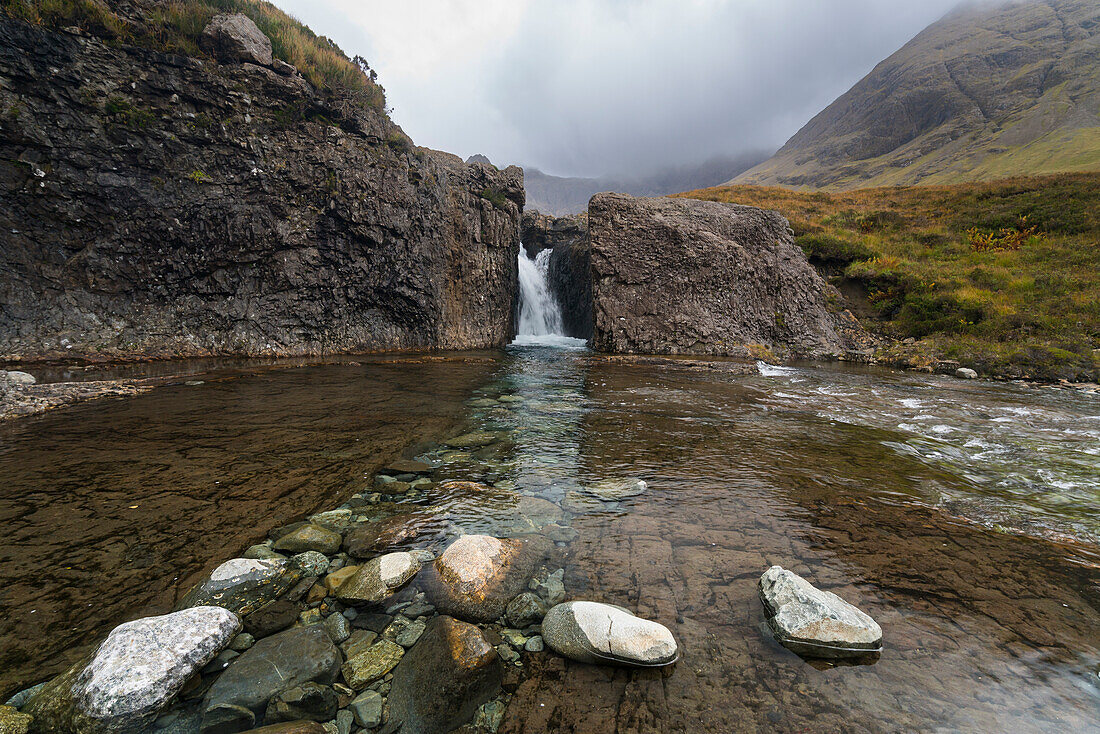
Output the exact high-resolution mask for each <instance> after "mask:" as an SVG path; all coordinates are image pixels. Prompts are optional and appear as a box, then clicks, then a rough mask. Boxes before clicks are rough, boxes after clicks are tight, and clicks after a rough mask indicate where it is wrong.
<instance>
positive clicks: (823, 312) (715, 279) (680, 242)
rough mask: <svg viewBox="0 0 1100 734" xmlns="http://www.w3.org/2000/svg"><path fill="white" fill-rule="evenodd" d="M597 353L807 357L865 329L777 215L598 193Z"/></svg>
mask: <svg viewBox="0 0 1100 734" xmlns="http://www.w3.org/2000/svg"><path fill="white" fill-rule="evenodd" d="M588 224H589V235H588V241H589V244H590V246H591V258H592V296H593V312H594V316H595V328H594V334H593V346H594V347H595V348H596V349H598V350H600V351H603V352H620V353H628V354H705V355H730V356H744V357H747V356H755V355H756V354H758V353H759V350H758V346H759V347H766V348H768V349H770V350H773V351H774V352H777V353H781V354H786V355H791V356H806V357H832V356H839V355H842V354H844V353H846V352H848V351H850V350H853V349H854V348H856V346H857V345H856V341H857V340H858V337H859V335H860V333H861V332H860V329H859V326H858V324H857V323H856V322H855V319H854V318H853V317H852V316H851V314H848V313H847V312H840V311H839V309H836V308H835V307H832V306H831V305H830V304H831V303H835V302H836V300H837V294H836V293H835V291H834V290H833V289H832V288H831V287H830V286H829V285H827V284H826V283H825V282H824V281H823V280H822V279H821V277H820V276H819V275H818V274H817V272H816V271H815V270H814V269H813V267H812V266H811V265H810V264H809V262H807V260H806V257H805V255H804V254H803V253H802V251H801V250H799V249H798V248H797V247H796V246H795V245H794V237H793V234H792V233H791V230H790V227H789V226H788V224H787V220H786V219H784V218H783V217H782V216H781V215H780V214H779V213H778V212H772V211H765V210H763V209H756V208H753V207H747V206H737V205H733V204H719V203H716V202H710V201H694V200H688V199H664V198H661V199H642V198H633V197H630V196H624V195H621V194H597V195H596V196H594V197H592V201H591V202H589V205H588Z"/></svg>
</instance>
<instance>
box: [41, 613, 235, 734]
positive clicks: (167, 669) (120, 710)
mask: <svg viewBox="0 0 1100 734" xmlns="http://www.w3.org/2000/svg"><path fill="white" fill-rule="evenodd" d="M240 628H241V622H240V620H239V619H238V618H237V615H236V614H234V613H232V612H230V611H229V610H227V609H222V608H221V607H211V606H203V607H195V608H192V609H185V610H183V611H179V612H173V613H171V614H165V615H163V616H159V617H146V618H144V619H138V620H136V621H133V622H127V623H126V624H122V625H119V626H118V627H116V628H115V629H114V630H112V631H111V634H110V635H108V636H107V639H106V640H104V641H103V644H101V645H100V646H99V648H97V649H96V651H95V653H93V654H92V656H91V658H90V659H89V660H86V661H82V662H80V663H78V664H77V665H75V666H74V667H73V668H71V669H70V670H69V671H68V672H66V673H63V674H62V675H60V676H58V677H57V678H55V679H53V680H52V681H50V682H49V683H47V684H46V685H45V686H43V687H42V688H41V689H40V690H39V691H38V692H37V693H35V694H34V695H33V696H32V697H31V698H30V700H29V701H27V703H26V705H24V707H23V713H26V714H30V715H31V716H32V717H34V721H33V723H32V725H31V727H32V731H34V732H79V733H80V734H96V733H99V732H103V733H104V734H106V733H107V732H110V734H130V733H135V734H136V732H140V731H142V730H143V729H145V728H146V727H147V726H148V725H149V724H151V723H152V722H153V720H154V719H156V717H157V714H158V712H160V710H161V709H162V708H164V706H165V705H166V704H167V703H168V702H169V701H171V700H172V698H173V697H175V695H176V694H177V693H179V691H180V689H182V688H183V686H184V684H185V683H186V682H187V681H188V679H189V678H191V676H193V675H194V674H195V672H196V671H198V670H200V669H201V668H202V667H203V666H204V665H206V664H207V663H208V662H210V660H212V659H213V658H214V656H215V655H217V654H218V652H219V651H220V650H221V649H222V648H224V647H225V646H226V645H228V644H229V641H230V640H232V639H233V637H234V636H235V635H236V634H237V632H238V631H239V630H240Z"/></svg>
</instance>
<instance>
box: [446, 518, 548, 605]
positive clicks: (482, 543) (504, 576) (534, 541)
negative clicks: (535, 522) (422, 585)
mask: <svg viewBox="0 0 1100 734" xmlns="http://www.w3.org/2000/svg"><path fill="white" fill-rule="evenodd" d="M549 546H550V543H549V541H547V540H546V539H545V538H539V537H533V538H530V539H528V540H519V539H516V538H507V539H500V538H493V537H491V536H488V535H463V536H462V537H461V538H459V539H458V540H456V541H455V542H454V543H452V544H451V545H450V546H449V547H448V548H447V550H445V551H444V552H443V555H441V556H440V557H439V558H437V559H436V560H435V563H433V564H432V565H431V566H429V567H428V569H427V570H428V573H427V574H426V586H427V589H428V593H429V595H430V596H431V598H432V601H433V602H434V603H435V605H436V607H437V608H438V609H439V610H440V611H441V612H443V613H444V614H450V615H452V616H455V617H458V618H459V619H466V620H469V621H474V622H491V621H494V620H496V619H497V618H499V617H500V616H501V615H502V614H504V610H505V608H506V607H507V606H508V602H510V601H511V600H512V599H514V598H515V597H516V596H517V595H518V594H519V593H520V592H521V591H523V590H524V588H525V587H526V586H527V582H528V580H529V579H530V577H531V573H532V571H533V570H534V568H535V564H536V563H538V561H539V560H541V559H542V558H543V557H544V556H545V555H546V553H547V551H548V550H549Z"/></svg>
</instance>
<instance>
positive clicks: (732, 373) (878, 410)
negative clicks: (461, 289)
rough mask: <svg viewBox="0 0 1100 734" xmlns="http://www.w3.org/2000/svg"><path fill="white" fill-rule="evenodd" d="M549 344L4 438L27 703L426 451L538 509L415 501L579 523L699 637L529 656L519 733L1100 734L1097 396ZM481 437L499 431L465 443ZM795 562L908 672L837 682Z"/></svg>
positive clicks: (250, 386)
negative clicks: (608, 353) (776, 600)
mask: <svg viewBox="0 0 1100 734" xmlns="http://www.w3.org/2000/svg"><path fill="white" fill-rule="evenodd" d="M541 341H547V340H541ZM549 341H552V342H553V344H552V345H549V346H548V345H546V344H540V343H539V342H540V340H538V339H528V340H526V343H525V344H522V345H517V346H513V347H511V348H509V349H508V350H507V352H505V353H496V354H488V355H467V356H463V357H454V358H408V359H404V358H377V359H366V358H364V359H361V360H360V361H358V362H349V363H344V364H327V365H318V366H309V367H287V366H282V367H263V368H249V367H248V366H241V365H225V366H221V367H217V368H213V369H210V370H209V371H208V372H206V373H204V374H202V375H200V376H192V377H188V379H189V380H192V381H201V384H191V385H185V384H182V383H180V384H176V385H170V386H167V387H161V388H157V389H156V390H153V391H152V392H150V393H147V394H144V395H140V396H136V397H132V398H128V399H122V400H105V401H97V402H92V403H87V404H83V405H79V406H76V407H74V408H72V409H67V410H64V411H60V412H57V413H53V414H47V415H44V416H41V417H37V418H31V419H26V420H20V421H16V422H14V423H11V424H8V425H6V426H4V427H2V428H0V475H2V476H3V477H4V479H5V481H4V482H3V485H2V486H0V518H2V519H3V521H4V527H5V535H6V538H5V542H4V544H3V546H2V551H0V615H2V617H0V618H2V620H3V621H2V622H0V646H2V648H3V658H2V660H0V675H3V678H2V681H0V682H2V686H0V687H3V688H4V689H5V692H7V691H10V690H14V689H15V688H17V687H19V686H21V685H24V684H29V683H32V682H35V681H36V680H39V679H41V678H43V677H45V676H46V675H47V674H49V673H54V672H57V671H58V670H59V669H60V668H61V667H63V665H64V664H65V663H66V662H67V661H68V660H69V659H71V658H72V657H73V655H74V654H75V652H74V651H72V650H71V648H72V646H73V645H74V644H76V643H77V641H81V640H88V639H94V638H95V637H96V636H97V635H98V636H102V635H103V634H105V633H106V631H107V630H109V629H110V627H111V626H112V625H114V624H117V623H118V622H121V621H123V620H124V619H126V618H128V617H133V616H137V615H138V614H143V613H149V612H151V611H158V610H163V609H167V608H168V607H170V606H171V603H172V601H173V599H174V598H176V597H177V596H178V595H180V594H181V593H183V591H186V588H187V586H188V585H189V584H190V583H191V582H192V581H194V580H195V579H196V577H197V575H198V574H199V573H200V572H201V571H202V570H204V569H207V570H208V569H210V568H212V567H213V566H214V565H217V563H219V562H220V561H222V560H225V559H226V558H229V557H231V556H233V555H234V554H236V553H239V552H240V551H242V550H243V549H244V548H245V547H246V546H248V545H249V544H251V543H253V542H256V541H257V540H259V539H261V538H262V537H263V536H264V534H265V533H266V532H267V530H269V529H270V528H272V527H275V526H277V525H281V524H286V523H287V522H290V521H292V520H295V519H299V518H300V517H303V516H305V515H306V514H308V513H310V512H312V511H315V510H318V509H327V508H330V507H335V506H336V505H338V504H340V503H341V502H343V501H344V500H345V499H347V497H348V496H350V495H351V494H352V493H354V492H359V491H362V490H363V489H364V488H365V487H367V488H369V486H370V484H369V483H370V481H371V478H372V476H373V474H374V472H375V471H376V470H377V468H378V467H379V466H380V465H381V464H382V463H383V462H385V461H387V460H389V459H391V458H393V457H394V456H396V455H398V454H403V455H405V456H408V457H410V458H411V457H417V458H421V459H425V460H427V461H429V462H431V463H433V464H436V465H438V467H439V468H438V469H437V472H436V476H437V478H445V479H470V480H481V481H484V482H487V483H490V484H494V485H495V486H496V487H497V488H499V489H500V490H501V491H502V492H506V493H512V492H514V493H516V494H515V495H514V497H515V498H517V499H516V501H514V500H507V501H502V502H500V503H496V502H494V501H490V500H486V501H485V502H484V503H482V504H477V503H473V504H472V503H471V502H470V501H469V500H468V498H465V497H450V496H446V493H436V494H434V495H430V496H420V497H416V498H410V499H408V500H407V501H408V502H411V503H416V504H420V505H425V504H430V505H431V506H433V507H434V508H435V511H436V512H437V513H438V514H439V515H440V517H441V520H442V521H444V526H445V527H444V532H448V533H454V532H458V530H459V529H461V530H463V531H476V532H488V533H496V534H499V535H517V534H523V533H531V532H540V531H542V530H543V529H544V527H545V525H546V524H547V523H554V524H555V527H556V528H558V526H559V525H567V526H569V527H570V528H571V529H572V531H575V537H572V539H571V540H565V539H563V538H566V539H568V538H570V537H571V536H572V535H573V533H572V532H570V533H567V534H563V533H562V532H561V530H560V528H558V529H556V531H555V532H556V536H555V537H556V538H557V539H558V540H559V544H560V547H559V549H560V552H561V554H562V558H563V559H564V560H563V565H564V567H565V570H566V575H565V587H566V592H567V595H568V596H569V597H570V598H586V599H592V600H595V601H607V602H613V603H616V604H620V605H623V606H626V607H629V608H631V609H633V610H636V611H637V613H639V614H640V615H643V616H647V617H650V618H653V619H656V620H658V621H660V622H662V623H664V624H666V625H667V626H668V627H669V628H670V629H671V630H672V631H673V633H674V634H675V635H676V637H677V639H678V641H679V643H680V647H681V651H682V659H681V660H680V661H679V662H678V663H677V664H676V665H675V666H673V667H671V668H669V669H665V670H663V671H661V670H644V671H630V670H625V669H614V668H604V667H595V666H585V665H580V664H575V663H571V662H567V661H564V660H562V659H561V658H558V657H556V656H554V655H553V654H551V653H535V654H529V655H525V656H524V663H525V664H524V670H525V673H524V676H525V678H524V680H523V682H522V683H521V684H520V686H519V688H518V689H517V691H516V693H515V696H514V697H513V698H512V700H511V702H510V704H509V706H508V709H507V711H506V713H505V718H504V722H503V724H502V727H501V731H505V732H530V731H561V732H651V731H652V732H699V731H711V732H727V731H756V730H767V731H795V730H800V731H801V730H813V731H911V730H926V731H927V730H944V731H946V730H986V731H1014V732H1019V731H1087V730H1096V729H1097V728H1098V726H1100V719H1098V718H1097V712H1098V711H1100V678H1098V674H1100V634H1098V632H1097V630H1100V545H1098V540H1097V539H1098V538H1100V396H1097V395H1091V394H1087V393H1083V392H1078V391H1070V390H1055V389H1051V388H1029V387H1024V386H1018V385H1008V384H995V383H989V382H984V381H976V382H965V381H961V380H955V379H953V378H946V377H934V376H922V375H915V374H911V373H899V372H892V371H887V370H876V369H868V368H855V367H847V368H845V367H838V366H824V365H808V366H805V367H795V368H772V367H766V366H762V367H761V368H760V369H759V370H752V372H751V374H742V372H743V370H739V369H723V368H722V367H723V365H722V364H721V363H718V366H717V367H715V368H707V367H705V366H701V365H698V364H684V365H683V366H675V365H655V364H651V363H637V364H633V363H630V362H622V361H618V360H608V359H604V358H601V357H598V356H596V355H592V354H590V353H589V352H587V351H586V350H584V349H583V347H581V346H580V345H578V344H577V343H576V342H571V341H567V340H562V339H553V340H549ZM730 366H733V365H730ZM502 396H509V397H507V399H506V400H505V401H500V400H499V398H500V397H502ZM513 396H514V397H513ZM520 398H522V400H520ZM473 431H476V432H488V433H491V434H492V435H493V439H494V440H493V442H492V443H490V444H488V445H486V446H483V447H476V448H454V447H448V446H446V445H444V444H443V443H442V442H443V440H445V439H447V438H450V437H454V436H457V435H459V434H466V433H469V432H473ZM631 478H637V479H644V480H645V482H646V483H647V488H646V490H645V491H644V492H643V493H641V494H635V495H633V496H619V497H618V498H617V497H616V488H615V486H614V482H613V481H612V480H616V481H617V480H624V479H631ZM523 497H531V498H536V499H537V500H541V501H538V502H533V501H531V500H526V501H524V500H523V499H522V498H523ZM525 502H526V504H524V503H525ZM517 505H518V506H520V507H521V509H522V511H521V512H520V513H518V514H517ZM772 564H781V565H783V566H785V567H787V568H789V569H791V570H794V571H795V572H797V573H800V574H802V575H803V576H805V577H806V578H807V579H808V580H810V581H811V582H813V583H814V584H816V585H818V586H819V587H821V588H825V589H828V590H831V591H834V592H836V593H838V594H840V595H841V596H843V597H845V598H846V599H848V600H849V601H851V602H853V603H855V604H856V605H858V606H860V607H861V608H862V609H864V610H865V611H867V612H868V613H870V614H871V615H872V616H874V617H875V618H876V620H877V621H878V622H879V624H880V625H881V627H882V629H883V631H884V644H885V650H884V652H883V654H882V656H881V657H880V659H879V660H878V661H877V662H876V663H875V664H873V665H860V666H841V667H836V666H830V665H823V664H820V663H812V662H808V661H805V660H803V659H801V658H799V657H798V656H796V655H794V654H793V653H791V652H789V651H787V650H786V649H784V648H783V647H781V646H779V645H778V644H776V643H775V642H774V640H773V639H772V637H771V635H770V634H769V633H768V631H767V629H766V627H765V626H764V615H763V610H762V608H761V605H760V602H759V599H758V596H757V589H756V581H757V579H758V578H759V576H760V574H761V573H762V572H763V571H764V570H765V569H767V568H768V567H769V566H770V565H772ZM67 650H68V651H69V652H66V651H67Z"/></svg>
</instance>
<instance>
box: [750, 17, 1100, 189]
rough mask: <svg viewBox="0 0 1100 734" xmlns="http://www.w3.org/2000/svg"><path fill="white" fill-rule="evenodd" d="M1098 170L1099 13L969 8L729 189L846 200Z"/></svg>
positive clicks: (935, 27) (885, 65)
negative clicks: (841, 195)
mask: <svg viewBox="0 0 1100 734" xmlns="http://www.w3.org/2000/svg"><path fill="white" fill-rule="evenodd" d="M1092 170H1100V3H1097V2H1096V0H1028V1H1026V2H1019V1H1017V2H1009V3H996V4H994V3H988V2H980V3H968V4H966V5H964V6H961V7H959V8H957V9H956V10H955V11H953V12H952V13H950V14H949V15H947V16H946V17H944V18H943V19H942V20H940V21H938V22H936V23H934V24H932V25H931V26H929V27H928V28H927V29H925V30H924V31H923V32H921V33H920V34H919V35H918V36H917V37H916V38H914V39H913V40H912V41H910V42H909V43H907V44H906V45H905V46H904V47H903V48H902V49H901V50H900V51H898V52H897V53H895V54H894V55H893V56H891V57H890V58H888V59H886V60H885V61H883V62H882V63H880V64H879V65H878V66H877V67H875V69H874V70H873V71H872V72H871V73H870V74H869V75H867V76H866V77H864V79H863V80H861V81H860V82H859V83H858V84H856V85H855V86H854V87H852V89H851V90H849V91H848V92H847V93H846V94H844V95H843V96H842V97H840V99H838V100H837V101H836V102H834V103H833V104H831V105H830V106H829V107H828V108H826V109H825V110H824V111H823V112H821V113H820V114H819V115H817V116H816V117H815V118H814V119H813V120H811V121H810V122H809V123H808V124H807V125H806V126H805V127H803V128H802V129H801V130H800V131H798V133H797V134H795V136H794V137H792V138H791V139H790V141H788V142H787V144H786V145H784V146H783V148H781V149H780V150H779V152H778V153H776V155H775V156H774V157H773V158H771V159H770V160H768V161H766V162H764V163H762V164H760V165H759V166H757V167H755V168H753V169H751V170H749V171H747V172H745V173H743V174H741V175H740V176H738V177H736V178H735V179H733V181H732V182H731V183H745V184H763V185H776V184H778V185H784V186H796V187H810V188H832V189H849V188H855V187H866V186H885V185H910V184H915V183H922V184H943V183H953V182H960V181H969V180H988V179H995V178H1003V177H1005V176H1008V175H1019V174H1041V173H1051V172H1057V171H1092Z"/></svg>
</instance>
